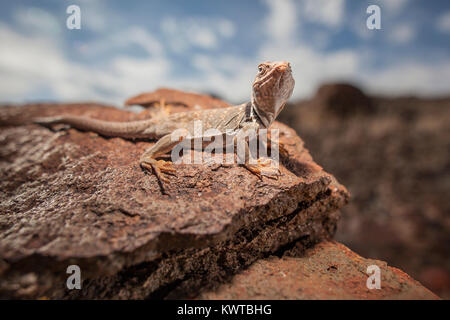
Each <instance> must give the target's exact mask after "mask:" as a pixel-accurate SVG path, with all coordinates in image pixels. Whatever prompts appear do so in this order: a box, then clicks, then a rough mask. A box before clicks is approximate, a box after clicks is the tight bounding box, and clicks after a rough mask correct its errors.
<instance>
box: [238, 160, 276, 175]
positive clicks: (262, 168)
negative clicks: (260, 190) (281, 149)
mask: <svg viewBox="0 0 450 320" xmlns="http://www.w3.org/2000/svg"><path fill="white" fill-rule="evenodd" d="M245 167H246V168H247V170H249V171H250V172H251V173H253V174H254V175H256V176H257V177H258V178H259V179H261V180H262V176H266V177H268V178H270V179H275V180H278V177H279V176H281V171H280V169H279V168H278V167H276V166H274V165H272V160H270V159H262V158H260V159H258V160H257V163H256V164H246V165H245Z"/></svg>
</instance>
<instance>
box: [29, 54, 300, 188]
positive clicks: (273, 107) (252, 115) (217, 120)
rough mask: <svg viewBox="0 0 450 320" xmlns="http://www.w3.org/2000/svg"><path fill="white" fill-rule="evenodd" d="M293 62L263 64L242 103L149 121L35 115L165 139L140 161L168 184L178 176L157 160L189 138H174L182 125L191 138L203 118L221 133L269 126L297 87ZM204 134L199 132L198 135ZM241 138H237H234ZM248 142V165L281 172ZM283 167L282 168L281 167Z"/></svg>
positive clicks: (107, 132) (109, 132) (46, 121)
mask: <svg viewBox="0 0 450 320" xmlns="http://www.w3.org/2000/svg"><path fill="white" fill-rule="evenodd" d="M294 84H295V82H294V79H293V77H292V70H291V66H290V64H289V63H288V62H285V61H277V62H264V63H261V64H259V66H258V74H257V75H256V78H255V81H254V82H253V90H252V96H251V101H250V102H248V103H244V104H241V105H237V106H232V107H227V108H218V109H207V110H199V111H188V112H179V113H174V114H170V115H168V116H167V117H165V118H163V119H161V118H158V119H148V120H140V121H131V122H109V121H102V120H97V119H92V118H88V117H83V116H74V115H61V116H55V117H45V118H37V119H34V122H35V123H38V124H41V125H45V126H48V125H53V124H68V125H70V126H72V127H74V128H77V129H81V130H86V131H93V132H96V133H99V134H100V135H103V136H110V137H122V138H130V139H133V138H141V139H142V138H145V139H154V140H156V139H159V140H158V141H157V142H156V144H154V145H153V146H151V147H150V148H148V149H147V150H146V151H145V152H144V153H143V154H142V156H141V159H140V165H141V166H142V167H143V168H145V169H147V170H151V171H153V173H154V174H155V175H156V177H157V178H158V180H159V183H160V185H161V187H162V189H163V190H164V188H163V185H162V182H163V181H164V182H168V179H167V177H166V176H165V174H174V172H175V169H174V168H173V166H172V163H171V162H166V161H164V160H156V158H158V157H160V156H161V155H163V154H165V153H167V152H169V151H171V150H172V148H173V147H175V146H176V145H177V144H178V143H179V142H180V141H181V140H182V139H183V138H182V137H181V138H180V139H178V140H174V139H173V137H172V133H173V132H174V131H175V130H177V129H186V130H187V132H188V133H189V134H191V137H192V136H194V134H197V133H194V132H193V131H194V121H201V124H202V129H203V132H204V131H206V130H208V129H216V130H218V132H220V133H221V134H223V135H225V134H230V132H231V134H235V139H236V136H237V133H238V132H243V133H244V134H245V133H246V132H248V131H250V130H255V131H257V130H258V129H259V128H265V129H267V128H269V126H270V125H271V124H272V122H273V121H274V120H275V118H276V117H277V116H278V114H279V113H280V111H281V110H282V109H283V107H284V105H285V104H286V101H287V100H288V99H289V97H290V96H291V95H292V91H293V89H294ZM197 137H198V135H197V136H196V138H197ZM234 141H235V140H234ZM248 154H249V153H248V145H247V143H246V159H245V162H244V166H245V167H246V168H247V169H248V170H249V171H251V172H252V173H254V174H256V175H257V176H259V177H261V174H274V175H275V174H276V173H275V172H274V170H270V168H269V169H267V163H266V162H263V161H259V160H258V161H257V163H256V164H251V163H249V161H248V158H247V155H248ZM277 171H278V169H277Z"/></svg>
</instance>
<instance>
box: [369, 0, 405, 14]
mask: <svg viewBox="0 0 450 320" xmlns="http://www.w3.org/2000/svg"><path fill="white" fill-rule="evenodd" d="M408 1H409V0H378V1H377V3H373V4H378V5H379V6H380V8H381V14H382V15H383V14H385V13H386V14H388V15H390V16H394V15H397V14H399V13H401V11H402V10H403V9H405V6H406V4H407V3H408ZM385 9H386V10H385Z"/></svg>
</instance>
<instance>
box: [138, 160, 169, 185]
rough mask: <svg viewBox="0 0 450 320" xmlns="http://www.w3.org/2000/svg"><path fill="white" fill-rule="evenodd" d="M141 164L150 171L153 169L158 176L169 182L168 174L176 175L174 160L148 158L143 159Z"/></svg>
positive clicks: (161, 179)
mask: <svg viewBox="0 0 450 320" xmlns="http://www.w3.org/2000/svg"><path fill="white" fill-rule="evenodd" d="M141 166H142V167H143V168H144V169H147V170H149V171H153V173H154V174H155V175H156V177H157V178H158V179H159V180H160V181H162V182H166V183H168V182H169V178H167V176H166V174H170V175H175V172H176V170H175V168H174V167H173V166H172V162H169V161H164V160H155V159H148V160H142V161H141Z"/></svg>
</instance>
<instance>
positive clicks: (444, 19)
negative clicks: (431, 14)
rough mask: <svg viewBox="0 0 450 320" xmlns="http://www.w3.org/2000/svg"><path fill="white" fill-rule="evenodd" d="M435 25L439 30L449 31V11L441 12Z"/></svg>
mask: <svg viewBox="0 0 450 320" xmlns="http://www.w3.org/2000/svg"><path fill="white" fill-rule="evenodd" d="M436 26H437V28H438V30H439V31H442V32H444V33H450V11H447V12H445V13H443V14H442V15H441V16H440V17H439V18H438V20H437V24H436Z"/></svg>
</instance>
